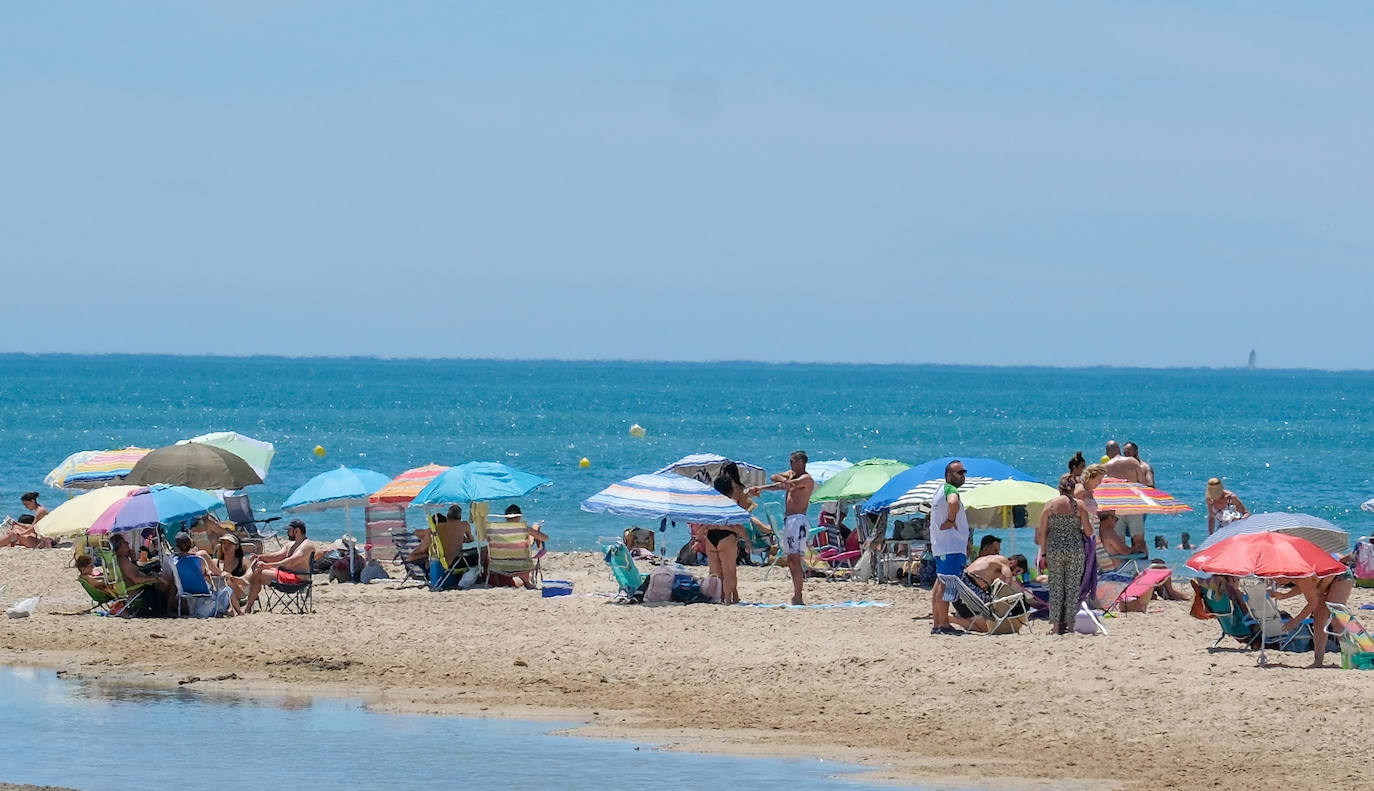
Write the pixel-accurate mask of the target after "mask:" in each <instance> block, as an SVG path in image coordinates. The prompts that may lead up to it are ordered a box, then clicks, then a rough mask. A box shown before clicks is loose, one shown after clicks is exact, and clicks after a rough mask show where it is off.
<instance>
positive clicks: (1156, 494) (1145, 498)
mask: <svg viewBox="0 0 1374 791" xmlns="http://www.w3.org/2000/svg"><path fill="white" fill-rule="evenodd" d="M1093 499H1094V500H1096V501H1097V508H1098V510H1099V511H1115V512H1117V513H1118V514H1181V513H1183V512H1185V511H1191V510H1193V509H1192V507H1191V506H1189V505H1186V504H1184V503H1181V502H1179V501H1178V500H1176V499H1174V496H1173V495H1172V494H1167V493H1165V492H1162V491H1160V490H1158V489H1155V488H1153V487H1150V486H1146V485H1145V484H1142V483H1131V482H1130V481H1123V480H1121V479H1120V478H1104V479H1103V480H1102V483H1100V484H1098V486H1097V488H1096V489H1094V490H1093Z"/></svg>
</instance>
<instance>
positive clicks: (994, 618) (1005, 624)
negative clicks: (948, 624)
mask: <svg viewBox="0 0 1374 791" xmlns="http://www.w3.org/2000/svg"><path fill="white" fill-rule="evenodd" d="M936 576H937V577H938V578H939V580H940V582H942V583H944V586H945V592H946V593H945V595H946V597H948V596H949V592H950V591H953V592H954V598H953V599H951V603H952V606H954V608H955V610H956V611H958V610H962V611H963V612H966V613H969V615H966V616H965V615H963V612H961V613H960V615H961V616H963V617H967V618H981V619H983V621H984V622H985V623H986V624H987V627H988V628H987V631H986V632H984V634H1008V633H1012V632H1020V631H1021V628H1022V627H1029V624H1030V620H1029V617H1030V608H1029V607H1028V606H1026V602H1025V596H1024V595H1023V594H1022V593H1021V592H1020V591H1018V590H1016V589H1015V588H1012V587H1011V586H1010V585H1007V584H1005V583H1002V584H1001V585H1000V586H999V585H997V584H994V585H993V588H992V592H990V593H987V594H984V593H983V592H982V591H980V590H977V589H975V588H974V587H973V586H972V585H970V584H969V583H968V580H966V579H964V578H963V577H962V576H959V575H955V574H937V575H936ZM1001 582H1002V581H1001V580H996V581H995V583H1001ZM1027 631H1029V629H1027Z"/></svg>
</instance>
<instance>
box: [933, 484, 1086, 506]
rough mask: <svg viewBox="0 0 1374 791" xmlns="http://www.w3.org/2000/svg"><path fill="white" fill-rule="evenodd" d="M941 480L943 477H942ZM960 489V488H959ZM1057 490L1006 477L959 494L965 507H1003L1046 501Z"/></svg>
mask: <svg viewBox="0 0 1374 791" xmlns="http://www.w3.org/2000/svg"><path fill="white" fill-rule="evenodd" d="M942 480H943V479H942ZM960 491H962V489H961V490H960ZM1058 496H1059V490H1058V489H1056V488H1054V487H1053V486H1046V485H1045V484H1043V483H1037V482H1035V481H1017V480H1012V479H1006V480H1001V481H990V482H988V483H987V484H985V485H983V486H977V487H974V488H973V489H972V490H971V491H970V492H969V493H968V496H967V497H964V496H962V495H961V496H960V498H959V499H960V500H961V501H963V503H964V507H965V508H1005V507H1007V506H1016V505H1031V504H1032V503H1048V502H1049V501H1050V500H1053V499H1054V498H1056V497H1058Z"/></svg>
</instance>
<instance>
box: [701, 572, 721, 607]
mask: <svg viewBox="0 0 1374 791" xmlns="http://www.w3.org/2000/svg"><path fill="white" fill-rule="evenodd" d="M720 591H721V581H720V577H717V576H716V575H714V574H710V575H707V577H706V579H704V580H702V581H701V597H702V598H703V599H705V600H706V601H708V602H711V603H712V604H720Z"/></svg>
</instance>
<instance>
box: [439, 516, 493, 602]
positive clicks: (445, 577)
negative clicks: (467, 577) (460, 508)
mask: <svg viewBox="0 0 1374 791" xmlns="http://www.w3.org/2000/svg"><path fill="white" fill-rule="evenodd" d="M488 531H490V528H488ZM429 534H430V542H429V558H430V560H431V561H435V560H437V561H439V568H440V569H441V570H442V571H443V573H442V574H440V575H439V580H438V581H437V582H435V581H434V580H430V583H431V584H430V588H432V589H433V590H446V589H448V588H453V587H457V585H458V581H459V580H460V579H461V578H462V576H463V574H464V573H466V572H467V571H468V569H471V568H472V567H474V566H477V565H479V563H480V555H479V554H478V550H477V549H476V548H475V547H474V548H472V549H466V548H464V545H463V534H462V533H460V532H458V523H457V522H434V523H433V524H432V525H431V526H430V529H429ZM426 579H428V577H426Z"/></svg>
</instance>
